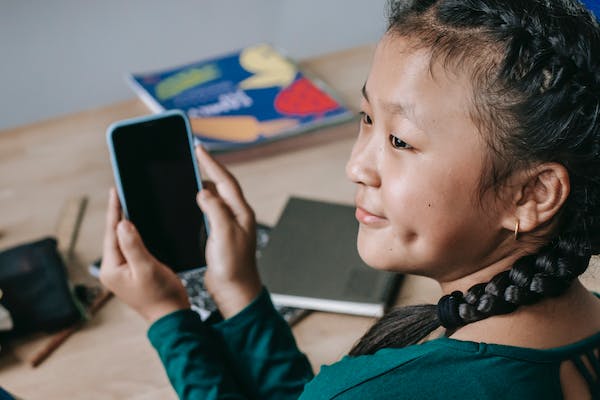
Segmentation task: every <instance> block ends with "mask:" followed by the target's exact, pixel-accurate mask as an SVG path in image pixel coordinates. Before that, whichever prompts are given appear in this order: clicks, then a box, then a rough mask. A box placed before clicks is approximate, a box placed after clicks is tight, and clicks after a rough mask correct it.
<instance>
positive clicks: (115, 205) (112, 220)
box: [102, 188, 125, 265]
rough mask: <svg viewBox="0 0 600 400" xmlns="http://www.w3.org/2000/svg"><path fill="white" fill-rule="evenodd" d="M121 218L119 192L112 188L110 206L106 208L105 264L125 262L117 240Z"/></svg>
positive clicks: (103, 258) (109, 196) (109, 197)
mask: <svg viewBox="0 0 600 400" xmlns="http://www.w3.org/2000/svg"><path fill="white" fill-rule="evenodd" d="M120 220H121V205H120V203H119V198H118V197H117V192H116V191H115V189H114V188H111V189H110V191H109V195H108V208H107V210H106V227H105V229H104V243H103V252H102V260H103V261H104V263H103V264H109V265H120V264H123V263H124V262H125V259H124V258H123V254H121V250H120V249H119V244H118V242H117V235H116V229H117V224H118V223H119V221H120Z"/></svg>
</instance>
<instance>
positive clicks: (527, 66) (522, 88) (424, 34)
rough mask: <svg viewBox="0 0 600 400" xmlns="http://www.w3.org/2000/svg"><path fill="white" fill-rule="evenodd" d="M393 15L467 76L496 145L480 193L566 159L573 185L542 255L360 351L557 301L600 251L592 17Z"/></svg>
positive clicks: (415, 315)
mask: <svg viewBox="0 0 600 400" xmlns="http://www.w3.org/2000/svg"><path fill="white" fill-rule="evenodd" d="M389 10H390V15H389V26H388V31H387V34H388V35H399V36H402V37H404V38H407V39H409V40H410V41H411V42H412V43H414V45H415V46H417V47H420V48H423V49H430V50H431V58H432V62H434V61H441V62H443V63H444V65H446V66H447V67H448V66H449V67H451V68H454V69H455V70H456V71H457V72H460V73H468V74H470V75H469V76H470V77H471V78H472V81H473V93H472V99H471V100H472V101H471V103H472V110H471V117H472V119H473V120H474V122H475V123H476V124H477V126H478V128H479V130H480V132H481V134H482V135H483V137H484V138H485V140H486V142H487V144H488V148H489V150H490V151H489V155H488V160H487V161H488V162H487V165H488V166H487V169H486V170H485V171H484V173H483V175H482V179H481V189H482V191H484V190H487V189H489V188H494V189H498V188H499V187H501V185H502V184H503V183H505V182H506V180H507V179H508V177H510V176H511V174H512V173H514V172H515V171H516V170H518V169H520V168H526V167H527V166H533V165H535V164H536V163H541V162H556V163H560V164H561V165H563V166H564V167H565V168H566V169H567V171H568V173H569V180H570V185H571V191H570V193H569V196H568V197H567V200H566V201H565V204H564V205H563V206H562V208H561V211H560V212H559V213H558V214H557V215H556V216H555V221H553V224H554V225H553V226H554V229H552V233H551V235H550V236H549V237H545V238H543V239H544V244H543V245H541V247H540V249H539V250H538V251H537V252H536V253H535V254H529V255H526V256H524V257H522V258H520V259H518V260H517V261H516V262H515V264H514V265H513V266H512V268H511V269H510V270H507V271H503V272H501V273H499V274H498V275H496V276H495V277H493V278H492V279H491V280H490V281H489V282H484V283H480V284H477V285H475V286H473V287H471V288H470V289H468V290H467V291H466V292H465V293H462V292H454V293H452V294H451V295H446V296H444V297H442V298H441V299H440V301H439V303H438V305H432V304H424V305H414V306H409V307H402V308H397V309H394V310H392V311H390V312H389V313H387V314H386V315H384V316H383V317H382V318H381V319H380V320H379V321H377V322H376V323H375V325H373V327H372V328H371V329H370V330H369V331H368V332H367V333H366V334H365V335H364V336H363V337H362V339H360V341H359V342H358V343H357V344H356V345H355V346H354V347H353V349H352V350H351V351H350V355H353V356H356V355H361V354H372V353H375V352H376V351H377V350H379V349H381V348H384V347H404V346H407V345H410V344H415V343H418V342H420V341H422V340H423V339H424V338H425V337H427V336H428V335H429V334H430V333H431V332H433V331H434V330H435V329H437V328H439V327H440V326H444V327H445V328H446V329H447V333H451V332H452V331H453V330H455V329H457V328H458V327H460V326H462V325H466V324H469V323H472V322H475V321H479V320H482V319H485V318H488V317H490V316H494V315H500V314H506V313H510V312H512V311H514V310H515V309H517V308H518V307H519V306H523V305H527V304H532V303H535V302H537V301H540V300H541V299H544V298H547V297H554V296H559V295H561V294H562V293H564V292H565V291H566V290H567V289H568V288H569V286H570V285H571V283H572V282H573V281H574V280H575V279H576V278H577V277H578V276H579V275H580V274H582V273H583V272H584V271H585V270H586V268H587V266H588V264H589V261H590V258H591V256H592V255H593V254H598V252H600V65H599V64H600V28H599V25H598V21H597V20H596V19H595V17H594V16H593V14H591V13H590V12H589V11H588V10H587V9H585V7H584V6H583V5H582V4H581V3H580V2H579V1H577V0H396V1H391V2H390V3H389Z"/></svg>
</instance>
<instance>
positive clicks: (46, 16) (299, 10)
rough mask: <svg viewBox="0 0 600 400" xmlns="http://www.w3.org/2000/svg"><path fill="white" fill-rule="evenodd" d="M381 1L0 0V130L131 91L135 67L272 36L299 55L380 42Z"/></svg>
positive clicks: (271, 39)
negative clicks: (130, 73) (128, 75)
mask: <svg viewBox="0 0 600 400" xmlns="http://www.w3.org/2000/svg"><path fill="white" fill-rule="evenodd" d="M384 4H385V0H246V1H244V0H221V1H219V0H195V1H194V0H173V1H168V0H167V1H165V0H162V1H159V0H103V1H90V0H54V1H44V0H37V1H35V0H29V1H27V0H22V1H20V0H0V57H1V61H0V87H1V90H2V92H1V93H2V95H1V96H0V130H1V129H6V128H9V127H13V126H17V125H21V124H26V123H30V122H34V121H37V120H41V119H46V118H49V117H53V116H58V115H62V114H66V113H71V112H75V111H80V110H84V109H89V108H93V107H98V106H101V105H105V104H109V103H112V102H115V101H119V100H124V99H129V98H131V97H133V94H132V92H131V91H130V89H129V88H128V86H127V85H126V84H125V81H124V78H123V77H124V75H125V73H126V72H128V71H135V72H142V71H149V70H154V69H158V68H163V67H170V66H175V65H179V64H182V63H186V62H191V61H194V60H196V59H201V58H203V57H208V56H213V55H218V54H220V53H223V52H227V51H230V50H234V49H238V48H241V47H243V46H245V45H249V44H253V43H257V42H263V41H266V42H269V43H272V44H274V45H276V46H277V47H280V48H282V49H284V50H286V51H287V53H288V54H289V55H290V56H291V57H293V58H296V59H300V58H305V57H310V56H315V55H319V54H322V53H325V52H330V51H335V50H341V49H345V48H349V47H353V46H357V45H361V44H366V43H372V42H375V41H377V39H378V38H379V37H380V36H381V34H382V32H383V30H384V27H385V18H384V15H385V11H384V9H385V6H384Z"/></svg>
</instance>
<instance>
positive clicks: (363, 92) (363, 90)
mask: <svg viewBox="0 0 600 400" xmlns="http://www.w3.org/2000/svg"><path fill="white" fill-rule="evenodd" d="M360 91H361V93H362V95H363V97H364V98H365V100H366V101H367V103H368V102H369V95H368V94H367V82H365V83H364V84H363V86H362V89H361V90H360Z"/></svg>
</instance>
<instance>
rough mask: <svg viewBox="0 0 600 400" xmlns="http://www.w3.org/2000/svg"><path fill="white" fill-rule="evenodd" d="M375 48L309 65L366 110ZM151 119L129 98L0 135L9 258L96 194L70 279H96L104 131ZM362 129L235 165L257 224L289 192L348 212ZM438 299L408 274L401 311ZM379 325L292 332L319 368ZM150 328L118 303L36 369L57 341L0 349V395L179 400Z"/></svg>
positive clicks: (312, 323) (273, 215) (318, 318)
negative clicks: (353, 157)
mask: <svg viewBox="0 0 600 400" xmlns="http://www.w3.org/2000/svg"><path fill="white" fill-rule="evenodd" d="M373 49H374V47H373V46H366V47H361V48H357V49H352V50H348V51H343V52H340V53H335V54H331V55H326V56H323V57H319V58H314V59H311V60H307V61H306V62H304V63H303V67H304V68H306V69H307V70H309V71H311V72H312V73H314V74H315V75H317V76H319V77H321V78H322V79H323V80H324V81H325V82H327V83H328V84H330V85H331V86H332V87H334V88H335V89H336V90H337V91H338V92H339V93H340V94H341V97H342V98H343V100H344V101H345V102H346V103H347V104H348V105H350V106H351V107H352V108H354V109H357V108H358V102H359V97H360V87H361V86H362V84H363V83H364V81H365V79H366V77H367V74H368V69H369V64H370V59H371V56H372V52H373ZM90 95H93V94H90ZM147 113H148V110H147V108H146V107H145V106H144V105H143V104H142V103H141V102H140V101H138V100H130V101H125V102H121V103H117V104H114V105H110V106H107V107H103V108H99V109H95V110H90V111H86V112H81V113H77V114H74V115H69V116H65V117H61V118H57V119H53V120H48V121H44V122H40V123H36V124H32V125H28V126H24V127H20V128H16V129H11V130H8V131H4V132H0V232H1V236H0V249H3V248H6V247H9V246H12V245H15V244H18V243H23V242H26V241H30V240H34V239H37V238H40V237H43V236H46V235H52V234H53V233H54V230H55V228H56V226H55V225H56V221H57V220H58V217H59V213H60V212H61V208H62V206H63V204H64V203H65V202H66V201H67V200H68V199H69V198H71V197H73V196H78V195H85V196H88V197H89V204H88V207H87V211H86V213H85V217H84V220H83V225H82V227H81V231H80V235H79V240H78V242H77V244H76V248H75V256H76V257H75V259H74V260H73V262H72V263H71V265H70V273H71V276H72V277H73V279H74V280H89V279H90V278H89V276H87V272H86V266H87V264H88V263H89V262H91V261H92V260H94V259H95V258H97V257H98V256H99V255H100V252H101V240H102V234H103V229H104V212H105V209H106V201H107V194H108V188H109V187H110V186H111V185H113V178H112V172H111V169H110V165H109V159H108V152H107V148H106V144H105V130H106V127H107V126H108V125H109V124H110V123H111V122H113V121H115V120H119V119H124V118H129V117H134V116H138V115H142V114H147ZM356 129H357V126H356V123H355V122H354V123H351V124H346V125H342V126H338V127H337V128H335V129H334V130H335V132H334V133H329V134H328V135H324V136H323V138H321V139H320V138H319V135H318V134H316V135H313V136H311V138H312V139H310V140H308V141H307V142H303V143H301V144H298V145H297V144H294V145H293V146H287V148H286V146H284V148H283V150H281V151H279V152H277V151H270V152H267V154H266V155H263V156H262V157H260V158H254V159H252V160H246V161H240V160H237V162H233V161H231V160H230V161H229V162H228V166H229V167H230V169H231V170H232V172H233V173H234V174H235V175H236V177H237V178H238V179H239V181H240V183H241V185H242V187H243V189H244V192H245V194H246V196H247V198H248V200H249V202H250V204H251V205H252V206H253V207H254V209H255V211H256V215H257V219H258V220H259V221H261V222H264V223H267V224H274V223H275V222H276V221H277V219H278V217H279V214H280V212H281V211H282V209H283V206H284V205H285V203H286V200H287V198H288V196H290V195H299V196H305V197H309V198H315V199H321V200H330V201H337V202H343V203H349V204H351V203H352V201H353V195H354V187H353V184H351V183H350V182H349V181H348V180H347V179H346V177H345V174H344V166H345V163H346V160H347V157H348V155H349V153H350V149H351V147H352V144H353V140H354V136H355V133H356ZM311 141H312V143H311ZM290 143H294V142H290ZM439 293H440V292H439V288H438V287H437V285H436V284H435V283H433V282H432V281H430V280H428V279H424V278H416V277H407V279H405V281H404V283H403V286H402V287H401V288H400V291H399V297H398V300H397V303H399V304H405V303H417V302H432V301H435V299H436V298H437V297H438V296H439ZM372 322H373V320H372V319H370V318H361V317H354V316H347V315H338V314H328V313H320V312H315V313H312V314H311V315H310V316H309V317H307V318H306V319H304V320H303V321H301V322H300V323H299V324H297V325H296V326H295V327H294V334H295V336H296V338H297V341H298V344H299V346H300V348H301V349H302V350H303V351H304V352H306V353H307V354H308V357H309V359H310V361H311V363H312V365H313V367H314V369H315V371H318V369H319V367H320V366H321V365H322V364H326V363H331V362H334V361H336V360H337V359H339V358H340V357H341V356H342V355H344V354H345V353H346V352H347V351H348V349H349V348H350V347H351V346H352V344H353V343H354V342H355V341H356V340H357V339H358V338H359V337H360V336H361V335H362V334H363V333H364V331H365V330H366V329H367V328H368V327H369V326H370V324H371V323H372ZM146 329H147V325H146V323H145V322H144V321H143V320H142V319H141V318H140V317H139V316H137V315H136V314H135V313H134V312H133V311H131V310H130V309H129V308H127V307H126V306H125V305H123V304H122V303H121V302H119V301H118V300H116V299H113V300H111V301H110V302H109V303H108V304H107V305H106V306H105V307H104V308H103V309H101V310H100V312H99V313H98V314H97V315H96V316H95V317H94V318H93V320H92V321H91V322H89V323H88V324H87V325H86V326H85V327H84V328H83V329H82V330H80V331H78V332H77V333H76V334H74V335H73V336H72V337H71V338H70V339H69V340H68V341H67V342H66V343H64V344H63V345H62V346H61V347H60V348H59V349H58V350H57V351H56V352H55V353H54V354H52V355H51V356H50V358H49V359H48V360H46V361H45V362H44V363H43V364H42V365H41V366H40V367H38V368H36V369H33V368H31V367H30V366H29V363H28V361H29V360H30V359H31V357H32V356H33V354H34V353H35V352H36V351H37V350H39V349H40V348H41V347H42V346H43V345H44V344H45V343H46V342H47V340H48V336H46V335H39V336H36V337H31V338H28V339H27V340H21V341H19V342H18V343H15V344H14V345H13V346H11V347H10V348H7V349H3V350H2V353H0V386H3V387H5V388H6V389H7V390H9V391H12V392H14V393H15V394H17V395H19V396H21V397H24V398H26V399H32V400H34V399H86V400H94V399H103V400H104V399H139V400H141V399H144V400H149V399H174V398H176V396H175V393H174V392H173V390H172V389H171V387H170V385H169V382H168V380H167V378H166V375H165V373H164V371H163V368H162V366H161V364H160V362H159V359H158V357H157V355H156V354H155V352H154V350H153V349H152V348H151V347H150V344H149V342H148V341H147V339H146Z"/></svg>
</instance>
